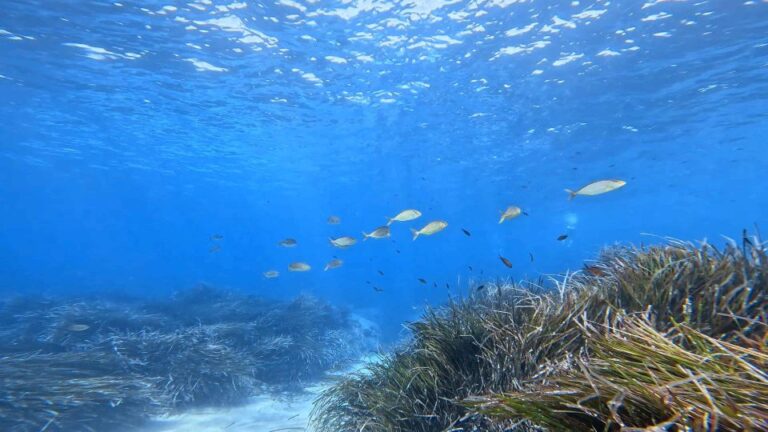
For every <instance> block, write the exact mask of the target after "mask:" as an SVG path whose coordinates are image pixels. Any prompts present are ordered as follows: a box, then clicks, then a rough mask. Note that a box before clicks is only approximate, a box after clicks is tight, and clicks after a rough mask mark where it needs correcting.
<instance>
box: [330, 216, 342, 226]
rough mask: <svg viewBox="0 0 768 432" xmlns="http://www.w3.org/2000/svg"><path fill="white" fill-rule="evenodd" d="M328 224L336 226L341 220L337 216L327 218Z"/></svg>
mask: <svg viewBox="0 0 768 432" xmlns="http://www.w3.org/2000/svg"><path fill="white" fill-rule="evenodd" d="M328 223H329V224H330V225H338V224H340V223H341V218H340V217H338V216H328Z"/></svg>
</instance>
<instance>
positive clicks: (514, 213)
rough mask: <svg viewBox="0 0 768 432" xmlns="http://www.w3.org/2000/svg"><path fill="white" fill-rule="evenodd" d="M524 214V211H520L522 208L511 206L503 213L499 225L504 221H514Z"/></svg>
mask: <svg viewBox="0 0 768 432" xmlns="http://www.w3.org/2000/svg"><path fill="white" fill-rule="evenodd" d="M521 214H523V211H522V210H521V209H520V207H517V206H509V207H507V209H506V210H504V211H503V212H501V219H499V223H502V222H504V221H508V220H512V219H514V218H516V217H518V216H520V215H521Z"/></svg>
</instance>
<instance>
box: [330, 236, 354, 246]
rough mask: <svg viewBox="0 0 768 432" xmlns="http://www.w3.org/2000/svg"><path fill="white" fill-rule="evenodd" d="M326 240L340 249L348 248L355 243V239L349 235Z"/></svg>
mask: <svg viewBox="0 0 768 432" xmlns="http://www.w3.org/2000/svg"><path fill="white" fill-rule="evenodd" d="M328 240H329V241H330V242H331V244H332V245H334V246H336V247H337V248H341V249H344V248H348V247H350V246H352V245H354V244H355V243H357V240H356V239H355V238H354V237H350V236H344V237H338V238H329V239H328Z"/></svg>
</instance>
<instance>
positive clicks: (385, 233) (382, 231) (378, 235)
mask: <svg viewBox="0 0 768 432" xmlns="http://www.w3.org/2000/svg"><path fill="white" fill-rule="evenodd" d="M387 237H389V226H387V225H383V226H380V227H378V228H376V229H375V230H373V231H371V232H370V233H368V234H366V233H365V232H363V241H365V240H368V239H369V238H372V239H383V238H387Z"/></svg>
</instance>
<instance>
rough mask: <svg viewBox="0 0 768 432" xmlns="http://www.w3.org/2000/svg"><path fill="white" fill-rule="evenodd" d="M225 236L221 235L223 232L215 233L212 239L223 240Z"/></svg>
mask: <svg viewBox="0 0 768 432" xmlns="http://www.w3.org/2000/svg"><path fill="white" fill-rule="evenodd" d="M223 238H224V236H223V235H221V234H214V235H212V236H211V240H213V241H218V240H221V239H223Z"/></svg>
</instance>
